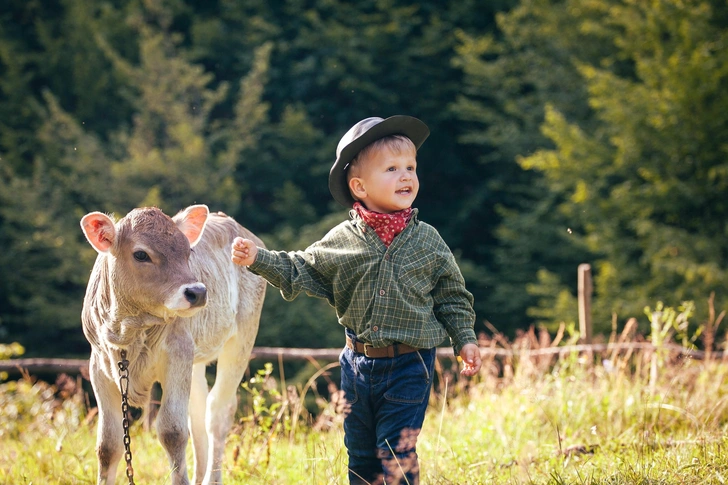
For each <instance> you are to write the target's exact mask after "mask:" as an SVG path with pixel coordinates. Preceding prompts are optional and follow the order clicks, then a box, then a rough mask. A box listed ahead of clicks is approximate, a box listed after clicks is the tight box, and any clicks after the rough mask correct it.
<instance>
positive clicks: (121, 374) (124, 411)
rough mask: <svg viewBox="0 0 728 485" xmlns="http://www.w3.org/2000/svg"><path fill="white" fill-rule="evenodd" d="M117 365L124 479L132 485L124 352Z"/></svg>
mask: <svg viewBox="0 0 728 485" xmlns="http://www.w3.org/2000/svg"><path fill="white" fill-rule="evenodd" d="M118 365H119V388H120V389H121V416H122V419H121V426H122V428H124V449H125V450H126V453H125V454H124V459H125V460H126V477H127V478H128V479H129V485H134V468H133V467H132V466H131V437H130V436H129V395H128V390H129V361H128V360H127V359H126V350H122V351H121V360H120V361H119V362H118Z"/></svg>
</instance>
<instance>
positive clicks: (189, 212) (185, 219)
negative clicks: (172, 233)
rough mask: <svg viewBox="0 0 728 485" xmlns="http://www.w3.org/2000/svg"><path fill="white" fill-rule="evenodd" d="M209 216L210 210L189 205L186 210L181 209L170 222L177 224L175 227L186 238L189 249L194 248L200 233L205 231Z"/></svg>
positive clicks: (200, 205) (201, 205) (200, 235)
mask: <svg viewBox="0 0 728 485" xmlns="http://www.w3.org/2000/svg"><path fill="white" fill-rule="evenodd" d="M209 214H210V209H208V208H207V206H206V205H204V204H199V205H191V206H189V207H188V208H186V209H183V210H181V211H179V212H178V213H177V215H175V216H174V217H173V218H172V220H173V221H174V222H175V224H177V227H178V228H179V230H180V231H182V234H184V235H185V236H186V237H187V240H188V241H189V242H190V247H192V248H193V247H195V244H197V243H198V242H199V241H200V239H201V238H202V233H203V232H204V231H205V223H206V222H207V216H208V215H209Z"/></svg>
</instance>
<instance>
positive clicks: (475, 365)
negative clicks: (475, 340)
mask: <svg viewBox="0 0 728 485" xmlns="http://www.w3.org/2000/svg"><path fill="white" fill-rule="evenodd" d="M460 358H461V359H463V365H464V367H463V370H461V371H460V373H461V374H462V375H464V376H474V375H475V374H477V373H478V371H479V370H480V364H481V360H480V349H479V348H478V346H477V345H475V344H465V345H464V346H463V348H462V349H460Z"/></svg>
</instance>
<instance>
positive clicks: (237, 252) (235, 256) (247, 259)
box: [230, 237, 258, 266]
mask: <svg viewBox="0 0 728 485" xmlns="http://www.w3.org/2000/svg"><path fill="white" fill-rule="evenodd" d="M230 251H231V255H230V256H231V259H232V260H233V263H235V264H237V265H240V266H250V265H251V264H253V263H254V262H255V258H256V257H257V256H258V246H256V245H255V243H254V242H253V241H251V240H250V239H243V238H242V237H236V238H235V239H233V244H232V248H231V250H230Z"/></svg>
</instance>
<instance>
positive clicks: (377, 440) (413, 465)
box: [339, 348, 435, 485]
mask: <svg viewBox="0 0 728 485" xmlns="http://www.w3.org/2000/svg"><path fill="white" fill-rule="evenodd" d="M339 363H340V364H341V389H342V390H343V391H344V392H345V394H346V400H347V401H348V402H349V404H350V405H351V412H350V413H349V414H348V415H347V416H346V418H345V420H344V444H345V445H346V448H347V451H348V454H349V482H350V483H351V484H382V483H386V484H387V485H391V484H403V485H404V484H405V483H408V484H409V485H415V484H417V483H419V464H418V462H417V451H416V447H415V445H416V443H417V436H418V435H419V433H420V430H421V429H422V423H423V421H424V419H425V410H426V409H427V403H428V401H429V397H430V389H431V388H432V374H433V371H434V365H435V349H434V348H433V349H424V350H420V351H417V352H412V353H409V354H403V355H399V356H397V357H394V358H391V359H389V358H378V359H371V358H369V357H366V356H364V355H362V354H357V353H355V352H354V351H353V350H351V349H349V348H344V350H343V351H342V352H341V355H340V356H339Z"/></svg>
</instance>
